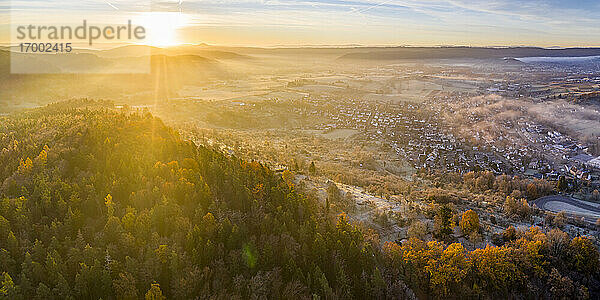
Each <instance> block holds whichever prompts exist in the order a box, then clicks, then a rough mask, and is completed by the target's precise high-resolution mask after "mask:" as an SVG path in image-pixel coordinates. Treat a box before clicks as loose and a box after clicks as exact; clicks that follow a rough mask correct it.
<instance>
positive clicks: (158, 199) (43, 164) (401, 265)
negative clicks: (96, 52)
mask: <svg viewBox="0 0 600 300" xmlns="http://www.w3.org/2000/svg"><path fill="white" fill-rule="evenodd" d="M0 149H1V150H0V298H1V299H143V298H145V299H194V298H200V299H205V298H210V299H213V298H217V299H248V298H252V299H255V298H261V299H264V298H281V299H309V298H313V299H385V298H391V299H414V298H423V299H430V298H431V299H437V298H461V299H462V298H575V299H586V298H598V297H600V281H599V279H600V273H599V270H600V260H599V254H598V249H597V248H596V246H595V245H594V244H593V242H592V241H591V240H589V239H588V238H585V237H575V238H570V237H569V236H568V235H567V234H566V233H564V232H562V231H560V230H559V229H554V230H552V231H551V232H549V233H543V232H542V231H540V230H539V228H537V227H531V228H529V229H527V230H523V229H515V228H514V227H510V228H507V229H506V230H505V232H504V234H503V236H502V237H501V238H502V246H492V245H488V246H487V247H485V248H481V249H475V250H472V251H469V250H466V249H465V248H464V247H463V245H461V244H460V243H449V244H447V243H445V242H444V241H443V239H440V240H437V239H433V240H430V241H424V240H420V239H418V238H414V237H413V238H410V239H409V240H406V241H404V242H402V243H396V242H385V243H383V242H381V241H380V239H379V238H378V236H377V234H376V233H375V232H373V231H372V230H370V229H367V228H363V227H361V226H360V225H358V224H351V223H350V221H349V219H348V217H347V216H346V215H345V214H344V213H340V214H338V213H337V212H333V211H332V210H330V209H329V206H328V204H323V203H321V202H319V201H318V200H317V199H315V198H313V197H310V196H307V195H304V194H303V193H301V192H300V191H299V190H298V189H297V187H296V186H295V184H294V182H293V180H290V179H289V178H288V176H282V175H281V174H279V173H277V172H274V171H272V170H270V169H269V168H267V167H265V166H264V165H262V164H261V163H259V162H256V161H245V160H243V159H240V158H237V157H235V156H233V155H226V154H224V153H221V152H220V151H218V150H217V149H212V148H210V147H206V146H201V145H196V144H194V143H193V142H191V141H187V140H185V139H183V138H182V137H181V136H180V134H179V133H178V132H177V131H175V130H174V129H172V128H170V127H168V126H166V125H165V124H164V123H163V122H162V121H161V120H160V119H158V118H156V117H154V116H153V115H151V114H150V113H148V112H144V111H139V110H138V111H132V110H125V109H117V108H115V107H114V105H113V104H112V103H111V102H105V101H95V100H86V99H84V100H72V101H68V102H60V103H55V104H50V105H47V106H45V107H42V108H37V109H32V110H27V111H23V112H18V113H13V114H11V115H8V116H4V117H0ZM433 184H434V183H433ZM433 184H432V185H433ZM433 198H435V197H433ZM432 201H434V202H435V201H439V199H432ZM440 211H441V215H440V216H439V218H441V219H442V220H444V219H447V218H445V217H444V215H443V212H444V210H443V209H442V210H440ZM448 222H450V221H448V220H446V221H445V222H444V221H442V222H441V224H442V227H444V226H448ZM478 226H479V225H478V216H477V214H476V213H474V212H473V211H470V212H469V211H467V212H465V213H464V214H463V215H462V218H461V220H460V227H461V229H462V230H463V231H464V232H465V233H469V232H471V231H476V230H477V227H478ZM442 230H443V228H442Z"/></svg>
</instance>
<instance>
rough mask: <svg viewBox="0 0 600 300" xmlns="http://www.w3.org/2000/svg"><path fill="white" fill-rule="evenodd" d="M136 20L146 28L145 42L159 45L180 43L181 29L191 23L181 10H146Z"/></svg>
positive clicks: (168, 45)
mask: <svg viewBox="0 0 600 300" xmlns="http://www.w3.org/2000/svg"><path fill="white" fill-rule="evenodd" d="M134 22H136V24H139V25H141V26H144V28H146V39H145V40H144V44H146V45H150V46H157V47H170V46H177V45H180V44H181V43H182V41H181V40H180V38H179V30H180V29H181V28H183V27H185V26H187V25H188V24H189V22H188V17H187V15H186V14H183V13H180V12H146V13H142V14H140V15H138V16H137V17H136V18H135V19H134Z"/></svg>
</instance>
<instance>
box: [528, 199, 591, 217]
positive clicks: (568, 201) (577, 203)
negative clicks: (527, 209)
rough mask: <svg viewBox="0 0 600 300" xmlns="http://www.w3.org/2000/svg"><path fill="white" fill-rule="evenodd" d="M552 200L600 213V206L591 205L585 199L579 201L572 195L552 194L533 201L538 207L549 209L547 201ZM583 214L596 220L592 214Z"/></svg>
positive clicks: (574, 213) (577, 213)
mask: <svg viewBox="0 0 600 300" xmlns="http://www.w3.org/2000/svg"><path fill="white" fill-rule="evenodd" d="M551 201H556V202H562V203H566V204H569V205H573V206H575V207H577V208H580V209H585V210H587V211H589V212H590V214H594V213H596V214H600V207H599V206H593V205H589V204H586V203H584V202H583V201H579V200H576V199H573V198H571V197H565V196H561V195H551V196H546V197H542V198H538V199H536V200H535V201H533V204H535V205H536V206H537V207H539V208H541V209H544V210H549V209H547V208H546V207H545V206H546V203H548V202H551ZM565 212H566V213H569V214H573V215H578V216H581V215H583V214H581V213H579V212H571V211H565ZM583 216H584V217H586V219H589V220H590V221H591V222H595V221H596V220H595V219H594V217H592V216H589V215H583Z"/></svg>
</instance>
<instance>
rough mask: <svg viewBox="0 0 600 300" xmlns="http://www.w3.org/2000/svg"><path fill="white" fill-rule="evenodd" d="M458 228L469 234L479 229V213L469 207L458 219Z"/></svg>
mask: <svg viewBox="0 0 600 300" xmlns="http://www.w3.org/2000/svg"><path fill="white" fill-rule="evenodd" d="M459 226H460V229H461V230H462V231H463V232H464V233H466V234H470V233H472V232H478V231H479V215H477V213H476V212H475V211H473V210H471V209H469V210H467V211H465V212H464V213H463V215H462V218H461V219H460V223H459Z"/></svg>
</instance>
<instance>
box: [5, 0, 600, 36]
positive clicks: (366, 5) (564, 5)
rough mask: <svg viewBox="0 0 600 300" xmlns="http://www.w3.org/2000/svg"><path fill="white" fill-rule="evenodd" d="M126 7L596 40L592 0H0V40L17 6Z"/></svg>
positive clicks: (189, 19) (189, 28) (283, 29)
mask: <svg viewBox="0 0 600 300" xmlns="http://www.w3.org/2000/svg"><path fill="white" fill-rule="evenodd" d="M141 11H145V12H141ZM148 11H152V12H154V14H150V13H148ZM125 12H127V13H133V14H135V15H137V16H136V18H134V20H142V21H140V22H146V23H145V24H146V25H148V26H150V27H152V26H154V27H152V28H154V29H156V30H159V31H160V34H159V35H158V38H159V39H163V40H167V39H168V40H169V41H170V42H172V43H189V44H196V43H207V44H212V45H231V46H302V45H375V46H377V45H390V46H397V45H412V46H439V45H465V46H541V47H553V46H557V47H575V46H578V47H592V46H600V18H598V15H599V13H600V1H599V0H578V1H570V0H562V1H559V0H522V1H518V0H490V1H481V0H479V1H472V0H471V1H469V0H424V1H413V0H354V1H342V0H325V1H313V0H299V1H295V0H220V1H209V0H169V1H164V0H163V1H152V2H150V1H147V2H144V1H132V0H63V1H55V0H29V1H24V0H13V1H10V0H0V42H3V43H6V42H8V41H10V32H11V29H10V22H11V20H14V19H16V17H15V15H21V14H30V15H32V16H35V17H32V18H33V19H35V20H38V21H39V20H45V19H47V22H53V20H54V21H56V20H64V19H67V18H74V19H77V18H79V19H81V18H82V17H83V16H85V17H86V18H88V19H94V18H97V19H99V20H104V21H106V22H108V20H110V19H111V18H116V17H115V16H116V15H118V14H124V13H125ZM156 12H168V13H162V14H156ZM11 15H12V17H11ZM153 18H154V20H153ZM115 22H118V21H117V20H116V19H115ZM13 24H14V22H13Z"/></svg>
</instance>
